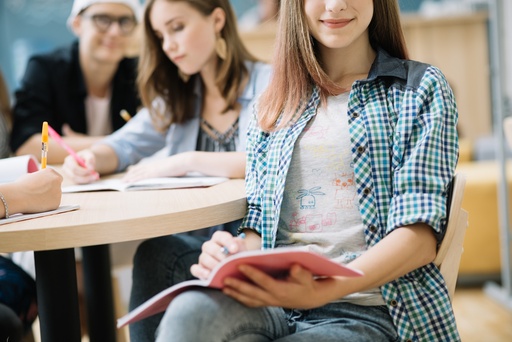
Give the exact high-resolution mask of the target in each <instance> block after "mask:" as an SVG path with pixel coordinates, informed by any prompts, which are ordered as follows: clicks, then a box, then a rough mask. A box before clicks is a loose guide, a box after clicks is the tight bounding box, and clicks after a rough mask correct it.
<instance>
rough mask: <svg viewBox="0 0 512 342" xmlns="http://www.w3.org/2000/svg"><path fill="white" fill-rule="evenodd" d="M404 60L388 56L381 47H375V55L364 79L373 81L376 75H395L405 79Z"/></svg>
mask: <svg viewBox="0 0 512 342" xmlns="http://www.w3.org/2000/svg"><path fill="white" fill-rule="evenodd" d="M404 64H405V63H404V61H403V60H401V59H399V58H396V57H392V56H390V55H389V54H388V53H387V52H386V51H384V50H383V49H381V48H378V49H377V57H376V58H375V60H374V61H373V64H372V67H371V68H370V73H369V74H368V78H367V79H366V81H373V80H375V79H376V78H378V77H396V78H401V79H404V80H405V79H407V70H406V68H405V65H404Z"/></svg>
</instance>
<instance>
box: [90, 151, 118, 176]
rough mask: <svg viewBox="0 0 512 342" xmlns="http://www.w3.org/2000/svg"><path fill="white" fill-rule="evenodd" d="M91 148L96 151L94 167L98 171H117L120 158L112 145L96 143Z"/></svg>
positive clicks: (101, 172) (106, 172)
mask: <svg viewBox="0 0 512 342" xmlns="http://www.w3.org/2000/svg"><path fill="white" fill-rule="evenodd" d="M90 150H91V151H92V152H93V153H94V156H95V158H96V165H95V167H94V169H95V170H96V171H97V172H99V173H100V174H102V175H105V174H111V173H113V172H115V171H116V169H117V165H118V164H119V158H118V157H117V154H116V152H115V151H114V149H113V148H112V147H110V146H108V145H105V144H96V145H93V146H91V148H90Z"/></svg>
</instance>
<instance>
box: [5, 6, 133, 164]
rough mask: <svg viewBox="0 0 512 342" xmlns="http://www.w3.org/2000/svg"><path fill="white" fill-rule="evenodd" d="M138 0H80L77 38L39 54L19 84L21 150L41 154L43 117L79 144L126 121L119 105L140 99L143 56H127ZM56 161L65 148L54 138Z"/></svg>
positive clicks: (17, 137)
mask: <svg viewBox="0 0 512 342" xmlns="http://www.w3.org/2000/svg"><path fill="white" fill-rule="evenodd" d="M141 10H142V8H141V5H140V4H139V0H75V1H74V3H73V7H72V10H71V14H70V16H69V18H68V26H69V27H70V29H71V30H72V31H73V33H74V34H75V35H76V36H77V37H78V39H77V41H75V42H73V43H72V44H71V45H69V46H66V47H63V48H59V49H57V50H55V51H53V52H50V53H48V54H43V55H36V56H33V57H32V58H31V59H30V60H29V62H28V64H27V68H26V71H25V75H24V77H23V79H22V81H21V86H20V88H19V89H18V90H17V91H16V101H15V106H14V108H13V119H14V121H13V129H12V134H11V141H10V146H11V149H12V151H14V152H15V153H16V154H17V155H22V154H33V155H35V156H39V155H40V152H39V151H40V150H41V123H42V122H43V121H48V122H49V123H50V125H51V126H52V127H53V128H54V129H55V130H57V132H58V133H61V134H62V135H63V136H64V140H65V142H66V143H67V144H68V145H69V146H71V147H72V148H73V149H76V150H81V149H84V148H87V147H89V146H90V145H92V144H93V143H95V142H97V141H99V140H100V139H101V138H103V137H104V136H105V135H108V134H110V133H112V132H113V131H115V130H117V129H119V128H120V127H121V126H123V125H124V123H125V120H123V118H122V117H120V116H119V113H120V112H121V110H123V109H124V110H127V111H128V112H130V113H133V112H135V111H136V110H137V108H138V107H139V106H140V98H139V96H138V95H137V89H136V71H137V70H136V69H137V61H136V59H134V58H126V54H127V49H128V48H129V47H131V46H132V45H133V42H132V40H133V39H135V37H134V31H135V27H136V26H137V23H138V22H139V21H140V19H141V18H140V17H141V14H142V13H141ZM50 144H51V146H50V150H51V151H52V153H51V154H49V156H48V162H49V163H50V164H60V163H62V162H63V161H64V157H65V156H66V155H67V152H66V151H65V150H64V149H63V148H62V147H60V146H59V145H58V144H56V143H54V142H52V141H50Z"/></svg>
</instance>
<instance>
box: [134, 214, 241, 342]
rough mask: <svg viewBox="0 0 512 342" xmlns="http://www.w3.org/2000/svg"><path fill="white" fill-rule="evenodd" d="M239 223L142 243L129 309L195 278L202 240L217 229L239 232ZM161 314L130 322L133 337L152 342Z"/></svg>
mask: <svg viewBox="0 0 512 342" xmlns="http://www.w3.org/2000/svg"><path fill="white" fill-rule="evenodd" d="M240 222H241V221H240V220H238V221H234V222H229V223H226V224H224V225H219V226H215V227H210V228H205V229H202V230H199V231H194V232H190V233H182V234H176V235H170V236H163V237H159V238H153V239H149V240H146V241H144V242H143V243H141V244H140V245H139V247H138V248H137V252H136V253H135V256H134V258H133V271H132V289H131V292H130V303H129V309H130V311H131V310H133V309H135V308H136V307H138V306H139V305H141V304H142V303H144V302H145V301H146V300H148V299H150V298H151V297H153V296H154V295H156V294H157V293H159V292H161V291H163V290H165V289H166V288H168V287H170V286H172V285H175V284H177V283H180V282H182V281H185V280H190V279H193V278H194V277H193V276H192V274H191V273H190V266H192V264H195V263H197V260H198V258H199V255H200V254H201V245H202V244H203V242H205V241H206V240H208V239H209V238H210V236H211V235H212V234H213V232H215V231H216V230H227V231H230V232H232V233H234V232H236V229H238V227H239V226H240ZM162 316H163V313H162V314H158V315H154V316H151V317H148V318H146V319H143V320H141V321H139V322H136V323H133V324H130V326H129V330H130V340H131V341H136V342H153V341H154V340H155V332H156V329H157V327H158V324H159V323H160V320H161V319H162Z"/></svg>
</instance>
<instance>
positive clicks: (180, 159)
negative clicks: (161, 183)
mask: <svg viewBox="0 0 512 342" xmlns="http://www.w3.org/2000/svg"><path fill="white" fill-rule="evenodd" d="M187 156H188V153H180V154H176V155H174V156H170V157H166V158H162V159H156V160H147V161H143V162H141V163H139V164H136V165H132V166H130V167H128V171H127V172H126V175H125V176H124V177H123V180H124V181H125V182H128V183H132V182H136V181H138V180H142V179H147V178H158V177H179V176H184V175H186V174H187V171H188V168H187V165H188V159H187V158H188V157H187Z"/></svg>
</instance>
